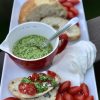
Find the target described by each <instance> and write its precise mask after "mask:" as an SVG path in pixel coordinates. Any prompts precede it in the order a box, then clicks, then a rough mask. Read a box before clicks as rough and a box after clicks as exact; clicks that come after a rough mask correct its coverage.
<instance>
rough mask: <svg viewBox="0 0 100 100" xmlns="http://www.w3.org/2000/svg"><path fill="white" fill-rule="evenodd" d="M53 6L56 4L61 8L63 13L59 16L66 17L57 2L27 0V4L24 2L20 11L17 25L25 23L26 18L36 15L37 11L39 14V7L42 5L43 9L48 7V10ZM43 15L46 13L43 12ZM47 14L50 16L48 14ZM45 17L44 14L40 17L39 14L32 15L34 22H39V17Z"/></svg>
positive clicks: (55, 0)
mask: <svg viewBox="0 0 100 100" xmlns="http://www.w3.org/2000/svg"><path fill="white" fill-rule="evenodd" d="M54 4H57V5H58V7H61V9H62V10H63V13H62V12H61V14H62V15H63V16H66V11H65V8H63V7H62V6H61V4H60V3H59V2H58V1H57V0H28V1H27V2H25V3H24V4H23V6H22V8H21V10H20V14H19V21H18V22H19V23H23V22H27V17H28V16H30V15H31V14H32V13H33V12H34V13H37V9H39V12H41V11H40V10H41V8H42V7H40V6H43V5H44V7H45V6H47V5H48V7H47V9H50V7H51V8H52V5H54ZM39 7H40V8H39ZM55 7H56V5H55ZM44 9H45V8H44ZM43 13H46V12H45V11H44V12H43ZM48 14H49V15H50V12H49V13H48ZM49 15H48V16H49ZM62 15H59V16H62ZM46 16H47V15H45V14H44V16H41V14H39V15H35V14H34V17H35V19H36V21H39V20H40V19H41V17H46ZM32 17H33V16H32ZM36 17H37V18H36ZM30 21H31V20H30ZM32 21H33V20H32ZM34 21H35V20H34Z"/></svg>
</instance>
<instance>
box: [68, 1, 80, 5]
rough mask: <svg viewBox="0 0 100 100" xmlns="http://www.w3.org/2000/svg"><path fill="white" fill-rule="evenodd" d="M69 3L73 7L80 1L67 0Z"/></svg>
mask: <svg viewBox="0 0 100 100" xmlns="http://www.w3.org/2000/svg"><path fill="white" fill-rule="evenodd" d="M67 1H69V2H71V3H72V4H74V5H77V4H78V3H80V0H67Z"/></svg>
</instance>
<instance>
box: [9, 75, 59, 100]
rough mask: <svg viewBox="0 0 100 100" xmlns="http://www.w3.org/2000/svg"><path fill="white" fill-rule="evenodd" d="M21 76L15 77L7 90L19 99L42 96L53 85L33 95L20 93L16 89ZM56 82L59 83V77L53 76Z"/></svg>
mask: <svg viewBox="0 0 100 100" xmlns="http://www.w3.org/2000/svg"><path fill="white" fill-rule="evenodd" d="M21 80H22V78H17V79H15V80H13V81H11V82H10V84H9V87H8V88H9V91H10V92H11V93H12V94H13V95H14V96H15V97H17V98H20V99H25V98H26V99H31V98H36V97H39V96H43V95H44V94H46V93H48V92H49V91H51V90H52V89H53V88H54V87H49V88H48V90H46V91H44V92H43V93H38V94H36V95H34V96H30V95H27V94H22V93H20V91H19V90H18V85H19V84H20V82H21ZM55 80H56V82H57V83H58V84H59V82H60V78H59V77H58V76H57V77H56V78H55Z"/></svg>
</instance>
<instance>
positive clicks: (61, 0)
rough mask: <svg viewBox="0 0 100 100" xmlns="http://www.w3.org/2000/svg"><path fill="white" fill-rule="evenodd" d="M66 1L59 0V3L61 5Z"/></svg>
mask: <svg viewBox="0 0 100 100" xmlns="http://www.w3.org/2000/svg"><path fill="white" fill-rule="evenodd" d="M66 1H67V0H59V2H60V3H61V4H62V3H64V2H66Z"/></svg>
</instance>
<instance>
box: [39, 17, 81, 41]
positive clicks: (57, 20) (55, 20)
mask: <svg viewBox="0 0 100 100" xmlns="http://www.w3.org/2000/svg"><path fill="white" fill-rule="evenodd" d="M41 22H43V23H46V24H48V25H51V26H52V27H53V28H55V29H56V30H58V29H60V28H61V27H62V26H63V25H65V24H66V23H67V22H68V20H67V19H64V18H61V17H45V18H44V19H42V20H41ZM65 33H66V34H67V35H68V37H69V40H70V41H74V40H78V39H79V38H80V36H81V34H80V28H79V27H78V26H77V25H74V26H72V27H71V28H70V29H69V30H68V31H65Z"/></svg>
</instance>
